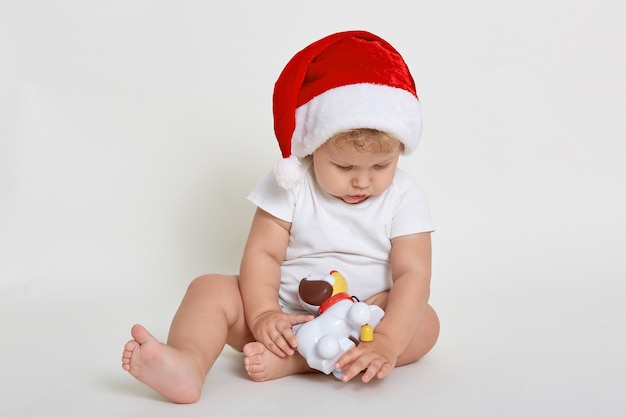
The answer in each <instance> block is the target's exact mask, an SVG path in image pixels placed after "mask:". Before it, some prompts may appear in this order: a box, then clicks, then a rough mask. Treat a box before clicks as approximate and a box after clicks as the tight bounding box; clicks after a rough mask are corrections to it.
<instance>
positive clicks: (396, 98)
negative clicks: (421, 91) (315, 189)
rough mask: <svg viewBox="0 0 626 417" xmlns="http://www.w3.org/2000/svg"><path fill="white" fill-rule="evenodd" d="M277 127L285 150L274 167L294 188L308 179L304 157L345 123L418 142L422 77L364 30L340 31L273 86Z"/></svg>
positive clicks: (410, 145)
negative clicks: (418, 78) (418, 85)
mask: <svg viewBox="0 0 626 417" xmlns="http://www.w3.org/2000/svg"><path fill="white" fill-rule="evenodd" d="M273 111H274V131H275V133H276V138H277V139H278V144H279V146H280V150H281V152H282V156H283V158H282V159H281V160H279V161H278V162H277V163H276V165H275V167H274V172H275V174H276V179H277V181H278V183H279V184H280V185H281V186H282V187H284V188H287V189H289V188H293V187H295V186H296V185H298V184H299V183H300V181H301V180H302V176H303V174H304V172H303V170H304V169H303V166H301V164H300V160H301V159H302V158H304V157H306V156H308V155H311V154H312V153H313V151H315V150H316V149H317V148H318V147H320V146H321V145H323V144H324V143H325V142H326V141H327V140H328V139H329V138H330V137H331V136H333V135H334V134H336V133H339V132H341V131H344V130H349V129H358V128H370V129H377V130H381V131H385V132H388V133H390V134H392V135H394V136H395V137H396V138H398V139H399V140H400V141H401V142H402V143H403V144H404V147H405V154H408V153H411V152H412V151H414V150H415V148H416V147H417V144H418V142H419V139H420V135H421V130H422V112H421V106H420V102H419V99H418V96H417V92H416V90H415V82H414V81H413V77H412V76H411V73H410V72H409V68H408V67H407V65H406V63H405V62H404V59H403V58H402V56H401V55H400V54H399V53H398V51H396V50H395V48H393V47H392V46H391V45H390V44H389V43H388V42H386V41H385V40H384V39H381V38H380V37H378V36H376V35H374V34H372V33H369V32H365V31H348V32H340V33H335V34H332V35H330V36H327V37H325V38H323V39H320V40H318V41H316V42H314V43H312V44H310V45H309V46H307V47H306V48H304V49H303V50H301V51H300V52H298V53H297V54H296V55H295V56H294V57H293V58H292V59H291V60H290V61H289V62H288V63H287V65H286V66H285V68H284V69H283V71H282V73H281V74H280V76H279V77H278V80H277V81H276V84H275V86H274V97H273Z"/></svg>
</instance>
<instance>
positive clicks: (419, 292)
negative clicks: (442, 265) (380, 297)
mask: <svg viewBox="0 0 626 417" xmlns="http://www.w3.org/2000/svg"><path fill="white" fill-rule="evenodd" d="M391 273H392V278H393V285H392V287H391V290H390V291H389V295H388V297H387V300H386V305H382V306H381V307H382V308H383V309H384V310H385V317H384V318H383V320H382V321H381V322H380V324H379V325H378V326H377V327H376V330H375V332H374V340H373V341H372V342H366V343H361V344H359V346H357V347H356V348H355V349H352V350H351V351H349V352H347V353H346V354H345V355H343V356H342V357H341V358H339V360H338V361H337V367H338V368H341V369H342V370H343V371H344V372H343V374H344V375H343V380H344V381H348V380H350V379H352V378H353V377H354V376H356V375H358V374H359V373H360V372H361V371H363V370H366V371H365V374H364V375H363V377H362V380H363V382H368V381H370V380H371V379H372V378H374V377H377V378H384V377H385V376H387V375H388V374H389V373H390V372H391V371H392V370H393V368H394V367H395V366H396V364H397V361H398V357H399V356H400V355H401V354H402V353H404V352H405V351H406V350H407V348H408V347H409V344H410V342H411V340H412V339H413V337H414V336H415V333H416V331H417V328H418V326H419V324H420V322H421V320H422V318H423V317H424V313H425V311H426V308H427V305H428V298H429V296H430V277H431V240H430V233H418V234H412V235H407V236H401V237H397V238H395V239H393V240H392V249H391ZM374 302H376V301H375V300H374Z"/></svg>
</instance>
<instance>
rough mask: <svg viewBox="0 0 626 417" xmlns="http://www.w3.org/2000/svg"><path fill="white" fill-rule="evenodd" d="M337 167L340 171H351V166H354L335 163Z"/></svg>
mask: <svg viewBox="0 0 626 417" xmlns="http://www.w3.org/2000/svg"><path fill="white" fill-rule="evenodd" d="M336 166H337V168H339V169H340V170H342V171H351V170H352V168H354V167H353V166H351V165H349V166H342V165H336Z"/></svg>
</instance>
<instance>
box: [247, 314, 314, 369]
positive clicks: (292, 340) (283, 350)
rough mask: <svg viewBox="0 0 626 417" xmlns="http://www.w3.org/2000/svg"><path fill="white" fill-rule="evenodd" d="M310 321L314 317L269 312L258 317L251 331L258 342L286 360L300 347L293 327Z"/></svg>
mask: <svg viewBox="0 0 626 417" xmlns="http://www.w3.org/2000/svg"><path fill="white" fill-rule="evenodd" d="M310 320H313V316H312V315H305V314H287V313H283V312H280V311H268V312H265V313H263V314H261V315H260V316H259V317H257V319H256V320H255V322H254V324H253V325H252V326H250V327H251V328H250V330H251V331H252V334H253V335H254V338H255V339H256V340H257V341H258V342H261V343H263V344H264V345H265V347H267V348H268V349H269V350H270V351H271V352H272V353H274V354H275V355H278V356H280V357H281V358H284V357H285V356H287V355H293V354H294V353H295V349H296V348H297V347H298V341H297V340H296V334H295V333H294V332H293V330H292V329H291V328H292V326H294V325H296V324H300V323H305V322H307V321H310Z"/></svg>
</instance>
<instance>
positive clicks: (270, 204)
mask: <svg viewBox="0 0 626 417" xmlns="http://www.w3.org/2000/svg"><path fill="white" fill-rule="evenodd" d="M298 190H299V187H296V188H294V189H292V190H285V189H284V188H282V187H281V186H280V185H278V182H276V176H275V175H274V172H273V171H270V172H269V173H268V174H267V175H266V176H265V177H264V178H263V179H262V180H261V182H260V183H259V185H257V186H256V188H255V189H254V190H252V192H251V193H250V194H248V197H247V199H248V201H250V202H252V203H253V204H254V205H256V206H257V207H259V208H260V209H262V210H264V211H266V212H268V213H269V214H271V215H272V216H275V217H278V218H279V219H281V220H284V221H287V222H292V221H293V210H294V207H295V204H296V197H297V193H298Z"/></svg>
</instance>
